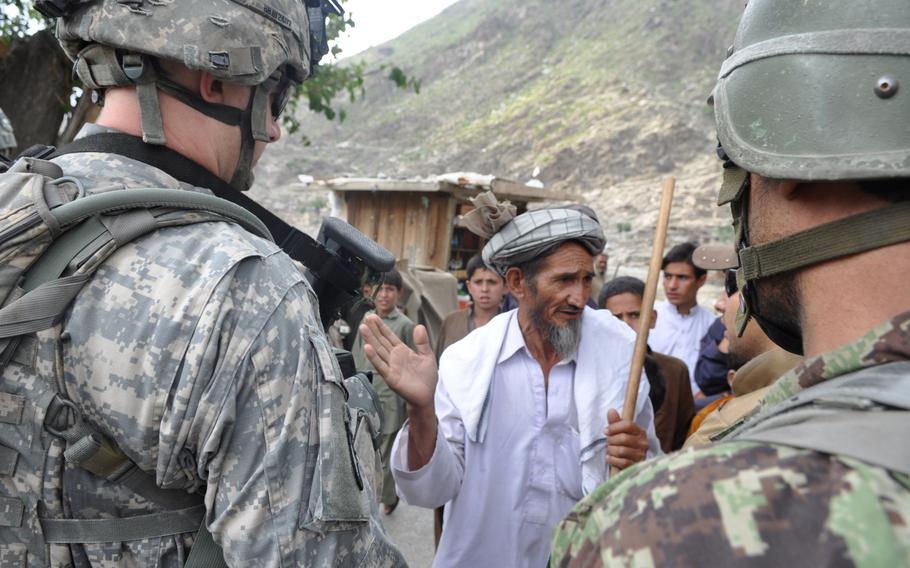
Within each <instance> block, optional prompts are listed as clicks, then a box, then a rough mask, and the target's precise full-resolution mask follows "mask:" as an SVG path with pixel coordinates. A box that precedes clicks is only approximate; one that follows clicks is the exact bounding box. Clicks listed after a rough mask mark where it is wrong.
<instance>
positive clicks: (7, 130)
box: [0, 109, 17, 156]
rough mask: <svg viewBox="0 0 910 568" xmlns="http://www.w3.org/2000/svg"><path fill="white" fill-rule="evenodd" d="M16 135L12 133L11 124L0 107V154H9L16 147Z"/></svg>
mask: <svg viewBox="0 0 910 568" xmlns="http://www.w3.org/2000/svg"><path fill="white" fill-rule="evenodd" d="M16 146H17V144H16V135H15V134H14V133H13V125H12V124H10V122H9V119H8V118H6V115H5V114H3V110H2V109H0V154H3V155H5V156H9V154H10V152H12V151H13V150H15V149H16Z"/></svg>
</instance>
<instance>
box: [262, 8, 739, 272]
mask: <svg viewBox="0 0 910 568" xmlns="http://www.w3.org/2000/svg"><path fill="white" fill-rule="evenodd" d="M742 6H743V2H742V0H563V1H561V2H545V1H541V0H461V1H460V2H458V3H456V4H454V5H452V6H450V7H449V8H448V9H446V10H445V11H443V12H442V13H441V14H440V15H439V16H437V17H435V18H433V19H431V20H429V21H427V22H424V23H423V24H421V25H419V26H417V27H415V28H413V29H412V30H410V31H408V32H407V33H405V34H403V35H402V36H400V37H398V38H396V39H395V40H392V41H391V42H388V43H386V44H384V45H382V46H379V47H377V48H373V49H371V50H369V51H368V52H366V54H365V55H364V58H366V59H367V60H369V61H370V62H371V63H374V64H381V63H384V62H394V63H395V64H396V65H399V66H402V67H404V68H405V69H406V70H407V71H408V73H409V74H413V75H415V76H417V77H418V78H420V79H421V81H422V83H423V86H422V89H421V92H420V94H413V93H404V92H402V91H400V90H397V89H395V88H394V87H392V86H391V85H390V84H389V83H388V81H385V80H384V79H383V78H381V77H371V78H369V79H368V86H367V91H368V94H367V97H366V99H364V100H362V101H357V102H355V103H353V104H349V105H347V106H346V109H347V111H348V118H347V120H346V121H345V122H344V123H342V124H338V123H329V122H328V121H326V120H325V119H323V118H321V117H318V116H309V117H305V119H304V121H303V127H302V131H303V132H304V133H305V134H306V136H307V137H308V138H309V139H310V140H311V142H312V144H311V146H309V147H301V146H300V145H299V144H297V143H295V140H294V135H290V136H288V137H287V139H286V140H284V141H283V142H282V143H280V144H279V145H278V146H279V147H278V148H277V151H275V152H273V153H272V155H271V156H269V157H267V158H266V160H264V164H263V165H264V166H265V167H264V169H265V170H266V172H267V175H266V181H267V182H268V184H269V185H270V186H271V187H274V186H275V185H279V186H280V185H282V184H287V183H289V182H291V181H292V180H293V179H294V177H295V176H296V174H299V173H307V174H310V175H314V176H317V177H318V176H335V175H340V174H357V175H370V176H372V175H377V174H385V175H389V176H415V175H428V174H435V173H441V172H444V171H458V170H470V171H479V172H483V173H493V174H496V175H500V176H504V177H513V178H516V179H521V180H527V179H528V178H530V177H531V175H532V172H533V171H534V170H535V169H536V168H539V175H538V176H537V177H539V178H540V179H541V180H542V181H543V182H544V183H545V184H546V185H547V186H548V187H549V188H551V189H556V190H563V191H567V192H568V191H571V192H573V193H580V194H582V195H583V196H584V199H585V200H586V201H588V202H589V204H591V205H593V206H594V207H595V209H596V210H598V212H599V213H600V214H601V216H602V221H604V223H603V224H604V225H605V228H606V229H607V230H608V233H609V234H610V236H611V237H612V238H611V241H612V242H613V243H615V244H616V245H621V244H622V243H623V242H626V241H628V244H629V245H630V247H629V248H630V251H631V249H635V253H634V255H638V254H639V253H640V252H641V251H639V250H637V249H638V248H640V244H641V243H640V241H643V240H647V239H648V238H649V233H650V231H651V228H652V227H653V220H654V218H655V216H656V212H654V208H655V207H656V203H657V201H658V198H657V195H656V192H657V188H658V187H659V180H660V178H661V177H662V176H664V175H667V174H673V175H676V176H677V177H679V178H680V187H679V193H680V196H679V197H678V198H677V200H676V202H675V204H676V211H675V214H674V218H673V219H674V222H673V228H674V229H673V235H674V238H676V240H679V239H681V238H684V237H690V236H694V237H697V238H701V239H706V238H711V237H714V236H717V235H720V234H722V233H723V229H715V227H720V226H721V225H723V224H724V223H725V222H726V221H725V219H724V213H723V212H722V211H718V210H717V209H716V208H715V207H714V206H713V195H714V192H715V191H716V187H717V185H716V183H717V179H718V171H719V167H718V166H719V164H718V162H717V161H716V158H713V151H712V150H713V145H714V135H713V121H712V114H711V111H710V109H709V108H708V107H707V105H706V104H705V100H706V98H707V96H708V94H709V93H710V90H711V88H712V87H713V83H714V77H715V74H716V70H717V69H718V68H719V66H720V63H721V61H722V60H723V57H724V53H725V50H726V47H727V46H728V45H729V44H730V43H731V41H732V36H733V32H734V29H735V26H736V22H737V20H738V17H739V15H740V13H741V10H742ZM354 16H355V18H356V14H354ZM261 187H262V185H260V189H259V190H258V191H260V192H261V191H262V189H261ZM718 231H720V232H718Z"/></svg>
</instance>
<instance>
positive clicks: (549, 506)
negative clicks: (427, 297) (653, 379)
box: [361, 202, 660, 567]
mask: <svg viewBox="0 0 910 568" xmlns="http://www.w3.org/2000/svg"><path fill="white" fill-rule="evenodd" d="M494 203H495V202H494ZM496 206H498V207H499V209H494V206H493V205H488V208H489V210H488V211H487V212H486V213H479V214H478V216H479V215H485V217H486V220H487V221H489V220H490V218H493V219H498V220H499V221H500V222H499V224H497V223H495V222H494V223H493V224H492V225H491V226H490V227H489V228H490V230H489V231H488V232H486V233H484V232H481V234H482V235H484V236H485V237H487V238H490V241H489V242H488V243H487V245H486V246H485V247H484V250H483V257H484V260H485V261H486V262H487V264H488V265H490V266H491V267H493V268H494V269H495V270H497V272H499V273H500V274H502V275H503V276H504V278H505V280H506V283H507V285H508V287H509V290H510V292H511V293H512V294H513V295H514V296H515V298H516V299H517V300H518V303H519V307H518V309H517V310H512V311H509V312H506V313H504V314H500V315H499V316H497V317H495V318H493V320H492V321H490V323H488V324H487V325H486V326H484V327H481V328H478V329H477V330H475V331H474V332H472V333H471V334H470V335H468V336H467V337H466V338H464V339H463V340H461V341H459V342H457V343H455V344H454V345H452V346H451V347H449V348H448V349H447V350H446V351H445V353H444V354H443V356H442V359H441V361H440V367H439V374H438V378H437V371H436V365H435V358H434V356H433V352H432V350H431V349H430V346H429V344H428V341H427V335H426V330H425V329H424V328H422V327H421V326H418V327H417V328H416V330H415V333H414V339H415V344H416V346H417V350H416V352H415V351H412V350H411V349H409V348H408V347H407V346H406V345H404V344H403V343H402V342H401V341H400V340H399V339H398V338H397V337H395V335H394V334H393V333H391V331H389V330H388V329H387V328H385V326H383V325H382V324H381V322H380V321H379V320H378V318H374V317H368V318H367V319H366V320H365V325H363V326H362V327H361V332H362V333H363V334H364V339H365V340H366V341H367V344H368V345H367V355H368V356H369V357H370V358H371V360H372V361H373V364H374V365H375V366H376V367H377V369H379V371H380V372H381V373H382V374H383V376H384V377H386V382H387V383H388V384H389V386H390V387H391V388H393V389H395V390H396V391H397V392H398V393H399V394H400V395H401V396H402V397H403V398H404V399H405V400H407V401H408V422H407V424H406V426H405V427H403V428H402V430H401V432H400V433H399V436H398V438H397V440H396V442H395V446H394V448H393V450H392V472H393V475H394V477H395V481H396V487H397V490H398V492H399V494H400V495H401V496H402V497H403V498H404V499H405V500H406V501H407V502H408V503H411V504H414V505H419V506H422V507H437V506H439V505H442V504H444V503H448V505H447V506H446V513H447V517H446V523H445V529H444V530H443V533H442V539H441V541H440V544H439V549H438V550H437V554H436V559H435V561H434V566H437V567H448V566H498V567H507V566H544V565H545V564H546V562H547V559H548V557H549V553H550V537H551V533H552V530H553V528H554V526H555V525H556V523H557V522H558V521H559V520H560V519H561V518H562V517H563V516H564V515H565V514H566V513H567V512H568V511H569V510H570V509H571V508H572V506H573V504H574V503H575V502H576V501H577V500H579V499H580V498H582V497H583V496H584V495H586V494H587V493H590V492H591V491H592V490H593V489H594V488H595V487H596V486H597V485H598V484H600V483H601V482H603V481H604V480H605V479H606V478H607V476H608V466H609V465H614V466H616V467H617V468H618V469H623V468H625V467H628V466H630V465H632V464H634V463H637V462H640V461H643V460H644V459H645V458H646V457H647V456H648V455H655V454H659V453H660V449H659V448H660V446H659V442H658V441H657V437H656V436H655V434H654V424H653V422H654V413H653V410H652V408H651V403H650V402H649V400H648V386H647V381H646V380H642V381H641V383H640V387H639V394H638V402H637V405H636V412H635V420H634V421H625V420H621V419H620V415H619V413H618V412H617V411H618V410H620V409H621V407H622V403H623V396H624V393H625V388H626V381H627V378H628V373H629V364H630V361H631V355H632V348H633V343H634V334H633V333H632V331H631V330H630V329H629V328H628V327H627V326H626V325H625V324H623V323H622V322H620V321H619V320H617V319H615V318H614V317H613V316H612V315H610V314H609V313H608V312H605V311H597V310H592V309H590V308H586V307H585V302H586V301H587V299H588V297H589V296H590V293H591V280H592V278H593V270H592V259H593V255H594V254H595V253H597V252H599V251H600V250H602V249H603V244H604V237H603V231H602V230H601V228H600V225H599V224H598V223H597V220H596V217H594V215H593V212H590V210H588V211H587V212H583V211H579V210H576V209H568V208H566V209H547V210H538V211H532V212H528V213H525V214H523V215H521V216H519V217H516V218H514V219H511V215H514V212H512V211H514V209H513V210H512V211H509V210H508V209H506V208H504V207H502V204H496ZM483 209H484V208H482V207H478V209H477V210H478V211H482V210H483ZM490 213H492V214H490ZM507 213H510V214H507ZM503 223H504V225H503ZM468 226H469V227H470V226H471V225H470V224H468ZM494 231H495V232H494ZM437 380H438V383H437ZM605 446H606V447H605Z"/></svg>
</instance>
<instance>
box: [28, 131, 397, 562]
mask: <svg viewBox="0 0 910 568" xmlns="http://www.w3.org/2000/svg"><path fill="white" fill-rule="evenodd" d="M97 130H98V128H97V127H95V128H94V129H93V130H90V131H92V132H94V131H97ZM55 162H56V163H57V164H59V165H60V166H62V168H63V170H64V172H65V173H66V175H69V176H74V177H77V178H79V179H80V180H82V181H83V182H84V183H85V184H86V189H88V191H89V192H93V191H103V190H105V189H115V188H122V187H129V188H135V187H164V188H180V189H186V190H191V191H207V190H201V189H199V188H193V187H190V186H187V185H186V184H183V183H181V182H178V181H177V180H176V179H174V178H172V177H171V176H169V175H167V174H165V173H164V172H162V171H161V170H157V169H155V168H152V167H151V166H148V165H145V164H143V163H141V162H136V161H133V160H130V159H127V158H123V157H119V156H116V155H112V154H100V153H85V154H71V155H65V156H62V157H60V158H57V159H56V160H55ZM316 306H317V303H316V299H315V297H314V296H313V292H312V290H311V288H310V287H309V285H308V284H307V283H306V282H305V280H304V278H303V276H302V274H301V272H300V271H299V270H298V269H297V268H296V267H295V265H294V264H293V263H292V261H291V260H290V259H289V258H288V257H287V256H286V255H285V254H283V253H282V252H281V251H280V250H279V249H278V247H277V246H276V245H275V244H273V243H271V242H267V241H265V240H263V239H260V238H258V237H255V236H253V235H251V234H250V233H247V232H246V231H244V230H242V229H240V228H239V227H238V226H236V225H233V224H230V223H226V222H212V223H204V224H202V225H191V226H182V227H174V228H169V229H165V230H160V231H157V232H155V233H152V234H150V235H147V236H145V237H142V238H139V239H137V240H135V241H133V242H131V243H129V244H127V245H125V246H123V247H122V248H121V249H119V250H118V251H117V252H116V253H114V255H113V256H112V257H111V258H110V259H109V260H108V261H107V262H106V263H105V264H104V265H102V266H101V267H100V269H99V270H98V271H97V273H96V274H95V276H94V277H93V278H92V280H91V281H90V282H89V283H88V284H87V285H86V286H85V288H84V289H83V290H82V292H81V293H80V295H79V296H78V297H77V299H76V300H75V302H74V304H73V305H72V308H71V311H70V313H69V314H68V316H67V318H66V319H65V320H64V322H63V326H62V345H53V344H47V343H49V342H47V341H45V342H43V343H44V344H42V345H40V349H41V351H39V357H38V362H39V364H40V365H44V366H46V367H47V369H46V371H47V372H46V373H45V375H46V376H47V375H51V374H53V376H56V377H57V378H58V380H59V381H61V383H62V384H63V387H64V388H65V391H66V393H67V395H68V396H69V397H70V398H71V399H72V400H73V401H74V402H75V403H76V404H77V405H78V406H79V407H80V408H81V410H82V412H83V413H84V416H85V417H86V418H87V419H88V420H89V421H90V422H91V423H92V424H93V425H94V426H95V427H96V428H98V429H99V430H101V431H102V432H104V433H106V434H108V435H109V436H111V437H112V438H113V439H114V440H115V441H116V443H117V444H118V445H119V446H120V448H121V449H122V450H123V451H124V452H125V453H126V454H127V455H128V456H129V458H130V459H131V460H133V461H134V462H135V463H136V464H138V465H139V467H140V468H141V469H143V470H145V471H146V472H149V473H152V474H153V475H154V476H155V478H156V479H157V483H158V484H159V485H160V486H163V487H168V488H173V487H179V488H187V489H192V488H194V487H199V486H201V485H202V484H205V504H206V508H207V524H208V527H209V528H210V530H211V532H212V534H213V535H214V538H215V541H216V542H218V543H219V544H221V545H222V547H223V549H224V553H225V558H226V560H227V562H228V564H229V565H231V566H244V567H250V566H336V565H343V566H351V565H361V564H363V565H367V566H397V565H403V564H404V562H403V559H402V557H401V555H400V552H399V551H398V550H397V549H396V548H395V547H394V546H393V545H392V544H390V542H389V540H388V538H387V536H386V535H385V534H384V531H383V528H382V526H381V524H380V522H379V520H378V519H379V516H378V511H377V510H376V506H375V504H374V503H375V498H374V496H373V492H372V491H371V490H370V489H369V484H367V486H368V489H367V490H366V491H358V489H357V486H356V485H355V482H354V479H353V477H352V476H351V468H350V460H351V456H350V455H349V453H348V447H347V445H345V444H341V445H338V444H335V443H333V441H334V440H337V439H338V438H334V439H333V435H337V434H338V433H339V432H343V431H344V430H343V429H344V427H345V426H344V423H343V421H342V417H341V412H340V411H341V410H343V409H342V408H341V407H340V406H339V404H338V402H337V400H338V398H337V397H332V396H329V393H330V392H331V388H326V387H327V386H330V385H329V381H332V382H337V381H338V380H339V378H340V372H339V371H338V367H337V363H335V361H334V358H333V357H332V356H331V355H330V352H329V348H328V345H327V342H326V339H325V335H324V334H323V331H322V328H321V324H320V323H319V317H318V313H317V308H316ZM55 349H59V362H60V365H58V364H55V363H54V362H55V361H56V360H57V359H56V358H55V357H54V353H55V352H54V350H55ZM340 435H341V438H340V439H342V440H343V439H344V434H340ZM370 449H372V448H370ZM53 457H54V458H55V459H56V463H51V464H49V468H48V469H49V471H54V470H56V469H58V468H59V469H63V468H64V463H63V460H62V457H61V456H60V455H56V456H53ZM345 466H347V469H345ZM373 473H374V474H375V468H374V470H373ZM56 495H57V496H58V497H59V500H57V501H55V500H54V499H53V498H49V499H46V501H47V503H46V504H47V507H48V511H47V514H46V515H45V516H49V517H54V516H58V515H59V514H60V513H61V511H63V512H65V513H66V514H67V515H68V516H71V517H74V518H85V519H91V518H112V517H128V516H131V515H134V514H140V513H148V512H154V509H153V507H152V506H151V505H150V504H149V503H148V502H147V501H143V500H142V499H141V498H138V497H137V496H136V495H135V494H133V493H131V492H130V491H129V490H128V489H125V488H124V487H122V486H118V485H113V484H110V483H108V482H105V481H103V480H101V479H100V478H98V477H95V476H93V475H92V474H90V473H88V472H87V471H84V470H81V469H75V468H71V467H67V468H66V470H65V473H64V478H63V487H62V490H60V491H59V492H57V493H56ZM150 508H151V509H152V510H150ZM352 509H353V510H355V511H356V512H357V513H356V514H353V515H352V514H350V513H351V510H352ZM342 512H344V513H345V514H342ZM342 518H343V520H342ZM192 537H193V535H192V534H185V535H178V536H176V537H164V538H149V539H145V540H139V541H132V542H117V543H106V544H84V545H72V546H70V547H66V546H65V545H54V547H52V554H53V555H54V557H55V558H56V559H58V560H59V561H60V562H61V565H63V563H65V562H68V561H69V558H68V557H69V554H72V561H73V562H75V563H76V565H77V566H88V565H91V566H162V567H167V566H182V565H183V563H184V562H185V559H186V554H187V550H188V548H189V546H190V545H191V543H192V540H193V539H192ZM54 565H57V564H54Z"/></svg>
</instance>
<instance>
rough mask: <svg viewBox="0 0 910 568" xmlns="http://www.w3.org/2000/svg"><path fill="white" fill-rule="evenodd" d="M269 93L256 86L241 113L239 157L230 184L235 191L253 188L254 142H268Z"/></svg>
mask: <svg viewBox="0 0 910 568" xmlns="http://www.w3.org/2000/svg"><path fill="white" fill-rule="evenodd" d="M268 101H269V92H268V89H267V88H266V87H265V85H256V86H255V87H254V88H253V93H252V94H251V96H250V102H249V103H247V106H246V110H244V111H243V122H242V123H241V125H240V134H241V138H240V156H239V157H238V159H237V167H236V168H235V169H234V176H233V177H232V178H231V181H230V184H231V186H233V187H234V188H235V189H238V190H240V191H246V190H248V189H249V188H250V187H252V186H253V181H254V176H253V159H254V158H255V153H256V141H257V140H259V141H261V142H269V140H270V139H269V134H268V127H269V125H268V117H267V116H266V112H271V111H270V110H269V105H268Z"/></svg>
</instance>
